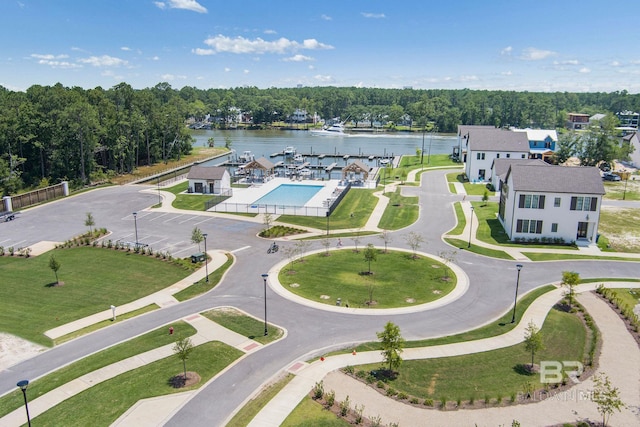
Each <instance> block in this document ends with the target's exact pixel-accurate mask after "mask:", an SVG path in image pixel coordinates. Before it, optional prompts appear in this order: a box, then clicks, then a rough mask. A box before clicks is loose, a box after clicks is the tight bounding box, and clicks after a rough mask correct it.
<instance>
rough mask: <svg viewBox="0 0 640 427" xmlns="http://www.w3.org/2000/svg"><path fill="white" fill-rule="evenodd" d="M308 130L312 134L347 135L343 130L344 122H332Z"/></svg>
mask: <svg viewBox="0 0 640 427" xmlns="http://www.w3.org/2000/svg"><path fill="white" fill-rule="evenodd" d="M309 132H311V135H313V136H349V134H348V133H345V131H344V122H343V123H334V124H332V125H331V126H325V127H323V128H322V129H311V130H310V131H309Z"/></svg>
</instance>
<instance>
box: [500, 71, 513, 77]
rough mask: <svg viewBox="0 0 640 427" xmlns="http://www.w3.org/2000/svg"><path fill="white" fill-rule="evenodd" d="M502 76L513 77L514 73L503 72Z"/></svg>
mask: <svg viewBox="0 0 640 427" xmlns="http://www.w3.org/2000/svg"><path fill="white" fill-rule="evenodd" d="M500 74H502V75H503V76H510V75H512V74H513V73H512V72H511V71H503V72H502V73H500Z"/></svg>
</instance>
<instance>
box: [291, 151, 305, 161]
mask: <svg viewBox="0 0 640 427" xmlns="http://www.w3.org/2000/svg"><path fill="white" fill-rule="evenodd" d="M293 161H294V162H296V163H303V162H304V157H302V154H300V153H297V154H296V155H295V156H293Z"/></svg>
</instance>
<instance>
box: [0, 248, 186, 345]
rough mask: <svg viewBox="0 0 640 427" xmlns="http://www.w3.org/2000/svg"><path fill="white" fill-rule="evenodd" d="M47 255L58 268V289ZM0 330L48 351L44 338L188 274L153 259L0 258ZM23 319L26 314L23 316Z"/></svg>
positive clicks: (84, 253) (93, 252) (66, 254)
mask: <svg viewBox="0 0 640 427" xmlns="http://www.w3.org/2000/svg"><path fill="white" fill-rule="evenodd" d="M50 255H54V256H55V258H56V260H57V261H58V262H59V263H60V270H59V271H58V277H59V279H60V281H61V282H64V285H62V286H51V285H52V284H53V283H54V282H55V275H54V273H53V271H52V270H51V269H50V268H49V259H50ZM0 269H1V270H2V275H3V277H10V278H11V280H5V281H3V283H2V286H0V330H2V331H3V332H8V333H10V334H14V335H17V336H19V337H22V338H25V339H28V340H30V341H33V342H36V343H38V344H42V345H46V346H51V345H52V341H51V340H50V339H49V338H47V337H46V336H45V335H44V332H45V331H47V330H49V329H52V328H54V327H57V326H60V325H63V324H65V323H68V322H71V321H73V320H77V319H80V318H82V317H85V316H88V315H91V314H94V313H97V312H100V311H103V310H107V309H109V307H110V306H111V305H112V304H113V305H115V306H120V305H123V304H125V303H128V302H131V301H134V300H136V299H138V298H141V297H143V296H146V295H149V294H151V293H153V292H156V291H158V290H160V289H163V288H166V287H168V286H170V285H172V284H173V283H176V282H177V281H179V280H181V279H183V278H184V277H186V276H187V275H188V274H190V273H191V272H190V271H188V270H185V269H184V268H181V267H179V266H177V265H174V264H171V263H169V262H164V261H161V260H159V259H157V258H155V257H149V256H143V255H138V254H134V253H133V252H122V251H115V250H110V249H102V248H93V247H78V248H70V249H56V250H54V251H51V252H50V253H48V254H44V255H41V256H38V257H30V258H22V257H9V256H3V257H0ZM25 313H26V314H25Z"/></svg>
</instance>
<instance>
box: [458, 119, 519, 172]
mask: <svg viewBox="0 0 640 427" xmlns="http://www.w3.org/2000/svg"><path fill="white" fill-rule="evenodd" d="M465 136H466V147H467V155H466V162H465V170H464V172H465V174H466V175H467V178H468V179H469V181H471V182H477V181H481V182H484V181H487V180H489V178H490V173H491V165H492V164H493V161H494V160H495V159H526V158H528V157H529V140H528V139H527V134H526V133H523V132H511V131H509V130H503V129H495V128H490V129H484V128H472V129H470V130H469V131H468V132H467V134H466V135H465Z"/></svg>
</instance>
